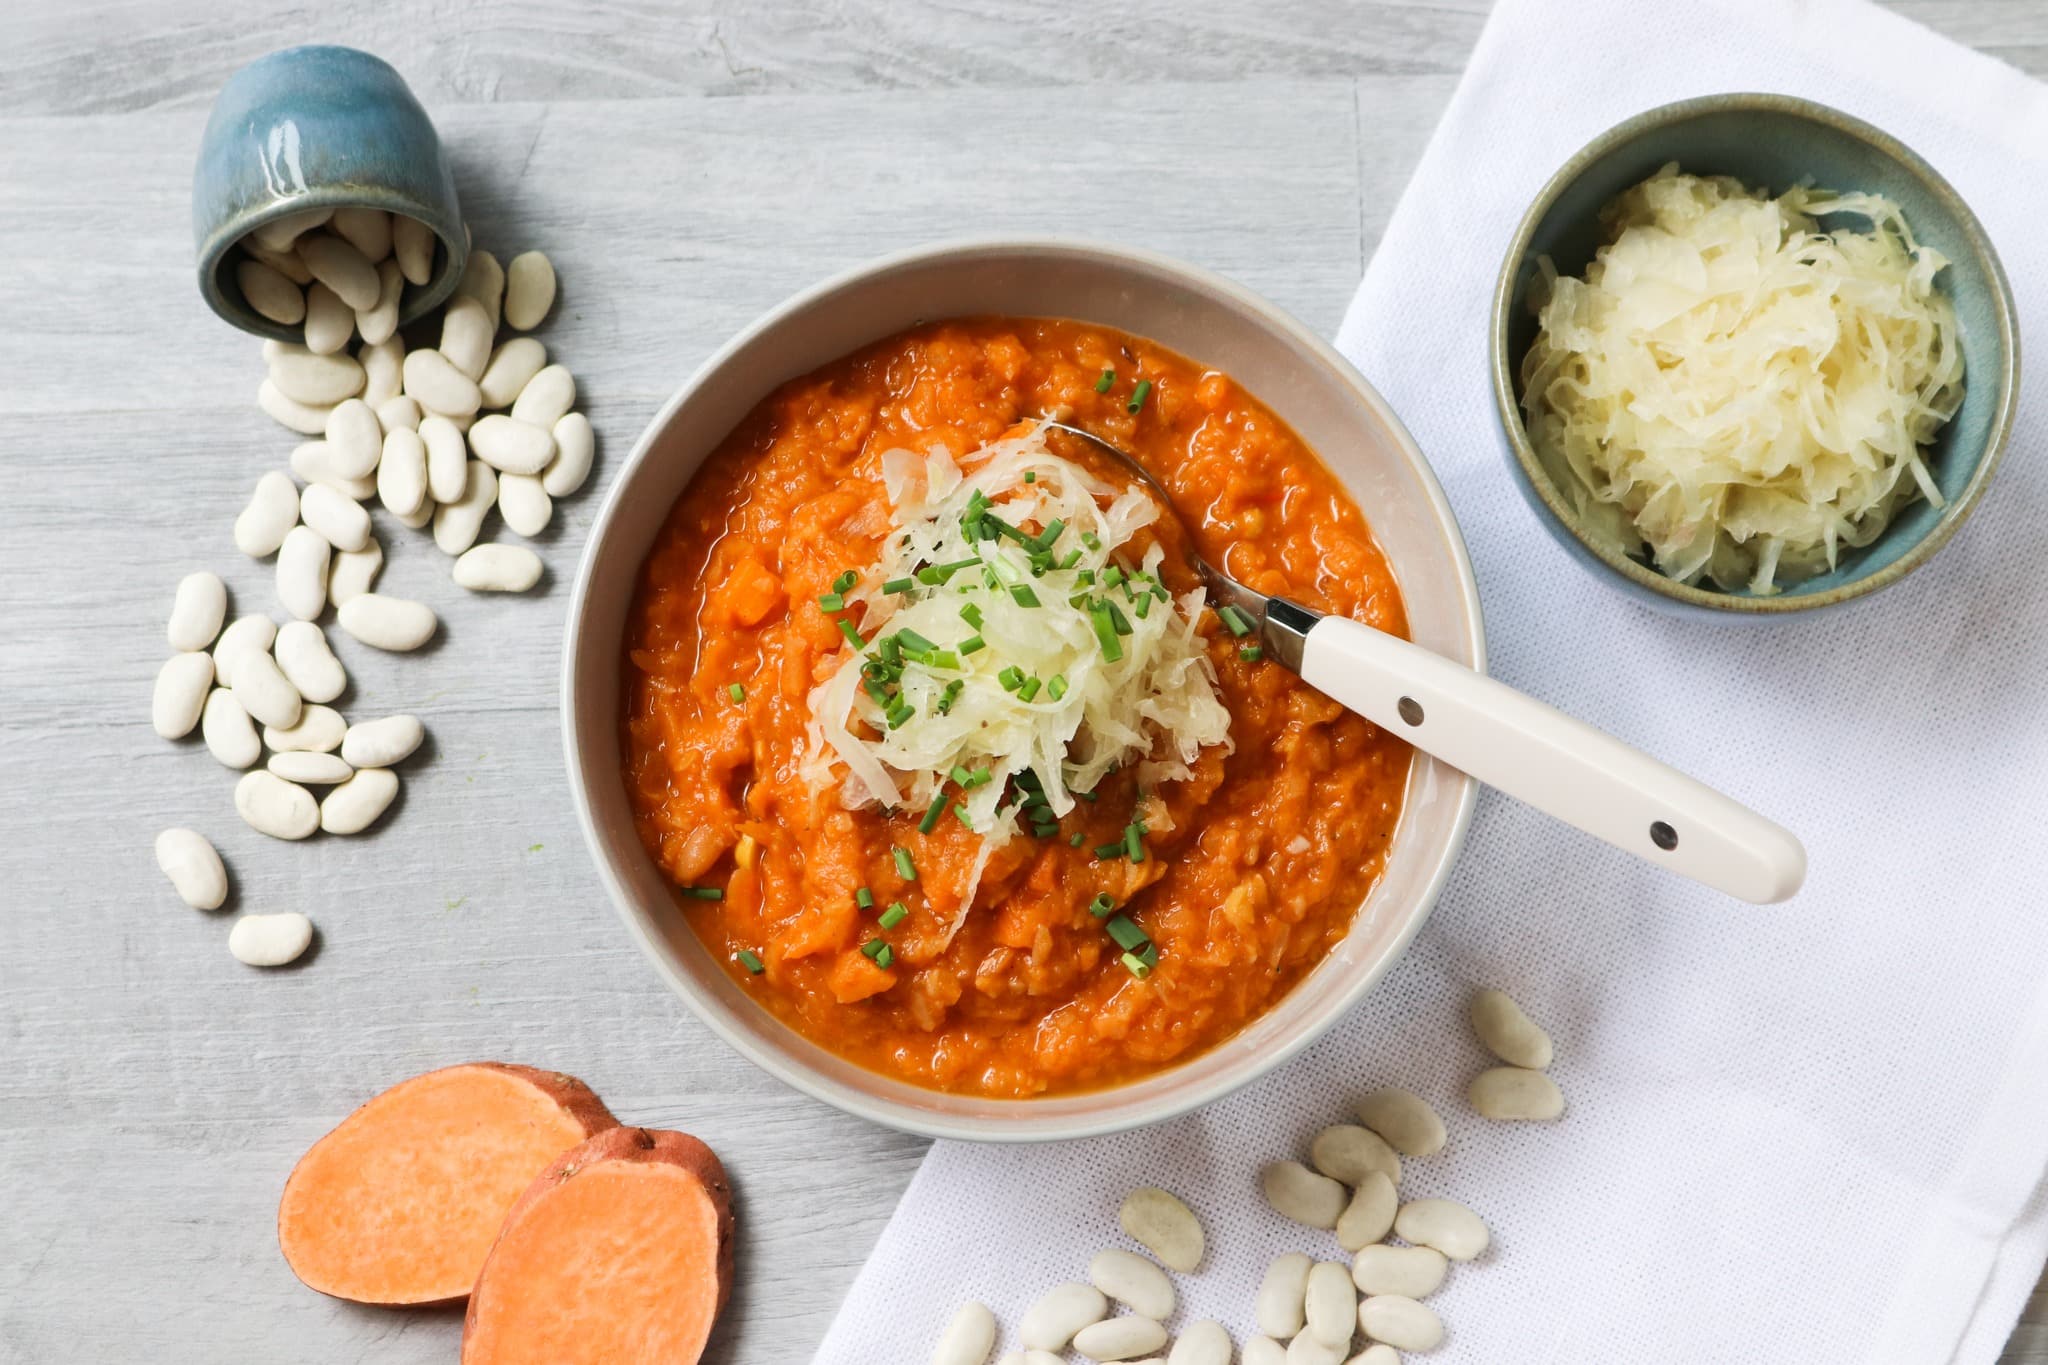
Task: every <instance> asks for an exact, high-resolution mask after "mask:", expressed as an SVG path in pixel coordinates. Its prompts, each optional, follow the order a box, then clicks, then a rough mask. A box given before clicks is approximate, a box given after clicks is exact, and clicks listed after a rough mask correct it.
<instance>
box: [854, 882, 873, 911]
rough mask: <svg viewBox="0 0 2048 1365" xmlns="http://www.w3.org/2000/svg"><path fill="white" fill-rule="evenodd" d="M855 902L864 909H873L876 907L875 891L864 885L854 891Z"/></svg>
mask: <svg viewBox="0 0 2048 1365" xmlns="http://www.w3.org/2000/svg"><path fill="white" fill-rule="evenodd" d="M853 903H854V904H855V905H858V906H859V907H860V908H861V909H863V910H872V909H874V908H875V893H874V892H872V891H870V890H868V889H867V888H866V887H865V886H863V887H862V888H861V889H860V890H858V891H856V892H854V893H853Z"/></svg>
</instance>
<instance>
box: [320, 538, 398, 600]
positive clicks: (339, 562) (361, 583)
mask: <svg viewBox="0 0 2048 1365" xmlns="http://www.w3.org/2000/svg"><path fill="white" fill-rule="evenodd" d="M383 567H384V547H383V545H382V544H380V543H379V542H378V540H377V538H376V537H375V536H371V537H370V543H369V544H368V545H365V546H364V547H363V548H362V549H360V550H343V551H342V552H341V553H340V554H338V555H336V556H335V557H334V560H333V563H332V564H330V565H329V567H328V570H327V600H328V601H330V602H332V603H333V604H334V605H335V606H336V607H337V608H339V607H340V606H341V604H342V603H344V602H346V601H348V599H349V598H351V597H356V596H359V595H360V594H362V593H366V592H368V591H369V590H370V589H371V588H372V587H373V586H375V584H376V582H377V571H378V570H379V569H381V568H383Z"/></svg>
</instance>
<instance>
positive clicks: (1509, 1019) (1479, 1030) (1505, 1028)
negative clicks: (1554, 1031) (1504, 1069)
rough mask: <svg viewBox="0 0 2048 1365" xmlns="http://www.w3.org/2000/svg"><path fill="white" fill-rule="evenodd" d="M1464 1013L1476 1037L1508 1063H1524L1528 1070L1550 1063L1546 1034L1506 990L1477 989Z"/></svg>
mask: <svg viewBox="0 0 2048 1365" xmlns="http://www.w3.org/2000/svg"><path fill="white" fill-rule="evenodd" d="M1468 1013H1469V1015H1470V1017H1471V1020H1472V1031H1473V1032H1474V1033H1476V1034H1478V1035H1479V1041H1480V1042H1481V1043H1482V1044H1484V1045H1485V1047H1486V1050H1487V1051H1488V1052H1491V1053H1492V1054H1493V1055H1494V1056H1496V1057H1498V1058H1500V1059H1501V1060H1502V1061H1504V1062H1506V1063H1507V1064H1508V1065H1510V1066H1526V1067H1528V1068H1529V1069H1531V1070H1532V1071H1541V1070H1543V1068H1545V1067H1547V1066H1549V1065H1550V1060H1551V1056H1552V1054H1553V1051H1554V1049H1553V1048H1552V1046H1551V1042H1550V1035H1549V1034H1547V1033H1545V1032H1544V1031H1543V1030H1542V1028H1540V1027H1539V1026H1538V1025H1537V1023H1536V1021H1535V1020H1533V1019H1531V1018H1530V1017H1529V1016H1528V1015H1527V1014H1526V1013H1524V1012H1523V1010H1522V1007H1521V1006H1520V1005H1518V1004H1516V1003H1515V1000H1514V997H1512V996H1510V995H1509V994H1508V993H1507V992H1506V991H1494V990H1485V991H1480V992H1479V993H1478V994H1477V995H1475V996H1473V997H1472V1004H1471V1007H1470V1009H1469V1011H1468Z"/></svg>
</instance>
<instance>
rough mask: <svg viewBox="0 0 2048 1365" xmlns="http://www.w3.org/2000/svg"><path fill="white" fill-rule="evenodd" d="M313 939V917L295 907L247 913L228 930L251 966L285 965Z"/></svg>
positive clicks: (231, 947) (233, 948)
mask: <svg viewBox="0 0 2048 1365" xmlns="http://www.w3.org/2000/svg"><path fill="white" fill-rule="evenodd" d="M250 775H251V776H252V777H253V776H256V774H253V773H252V774H250ZM312 942H313V921H311V920H309V919H307V918H306V917H305V916H304V915H302V914H300V913H299V912H298V911H296V910H288V911H286V912H284V913H283V914H279V915H244V916H242V917H241V918H240V919H238V920H236V921H235V927H234V928H232V929H230V930H228V951H229V952H231V953H233V954H234V955H235V961H237V962H240V963H243V964H245V965H247V966H250V967H282V966H284V965H285V964H286V963H287V962H295V961H297V960H298V957H299V955H300V954H301V953H303V952H305V951H306V949H307V948H308V947H310V946H311V945H312Z"/></svg>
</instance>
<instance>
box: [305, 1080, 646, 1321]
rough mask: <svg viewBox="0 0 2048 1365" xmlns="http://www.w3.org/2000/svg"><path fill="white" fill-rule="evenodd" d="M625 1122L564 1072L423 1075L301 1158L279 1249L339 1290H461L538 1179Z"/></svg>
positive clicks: (372, 1297)
mask: <svg viewBox="0 0 2048 1365" xmlns="http://www.w3.org/2000/svg"><path fill="white" fill-rule="evenodd" d="M618 1122H619V1121H618V1120H617V1119H615V1118H613V1117H612V1116H611V1112H610V1111H609V1110H607V1109H606V1108H605V1107H604V1103H603V1101H601V1100H599V1099H598V1098H597V1096H596V1095H594V1094H592V1093H591V1090H590V1088H589V1087H588V1086H586V1085H584V1084H583V1082H581V1081H579V1080H577V1079H576V1078H575V1077H573V1076H564V1075H561V1074H559V1073H557V1072H552V1071H537V1070H535V1069H533V1068H532V1067H525V1066H510V1065H507V1064H505V1063H502V1062H470V1063H466V1064H464V1065H462V1066H451V1067H444V1068H443V1069H441V1070H439V1071H429V1072H428V1073H426V1074H425V1075H424V1076H415V1077H413V1078H412V1079H411V1080H409V1081H402V1082H400V1083H399V1084H397V1085H394V1086H393V1087H391V1088H390V1089H389V1090H386V1091H385V1092H384V1093H383V1094H381V1095H379V1096H377V1097H376V1098H375V1099H373V1100H371V1101H370V1102H369V1103H367V1104H365V1105H363V1106H362V1107H361V1108H360V1109H358V1110H356V1111H355V1112H354V1113H353V1114H350V1115H349V1116H348V1117H347V1118H346V1119H343V1120H342V1122H341V1125H340V1126H339V1127H337V1128H336V1129H335V1130H334V1131H333V1132H331V1133H329V1134H328V1135H327V1136H326V1137H323V1138H321V1139H320V1140H319V1141H318V1142H316V1143H314V1144H313V1146H312V1147H311V1148H310V1149H309V1150H308V1151H307V1152H306V1154H305V1156H303V1157H301V1158H300V1159H299V1164H298V1165H297V1166H296V1167H295V1168H293V1170H292V1173H291V1178H290V1179H288V1180H287V1181H285V1186H284V1198H283V1199H282V1200H280V1201H279V1203H278V1209H277V1240H278V1245H279V1246H281V1247H282V1248H283V1250H284V1258H285V1260H286V1261H287V1262H288V1263H289V1264H290V1265H291V1268H292V1273H293V1274H295V1275H297V1276H298V1277H299V1278H300V1279H301V1280H303V1281H305V1283H306V1284H307V1285H309V1286H311V1287H312V1288H314V1289H317V1290H319V1291H320V1292H321V1293H323V1294H332V1295H333V1296H334V1297H336V1298H340V1299H350V1300H353V1301H354V1302H357V1303H378V1304H424V1303H445V1302H448V1301H451V1300H455V1299H460V1298H462V1297H463V1296H464V1295H466V1294H467V1293H469V1290H470V1286H471V1285H473V1284H475V1283H476V1277H477V1272H478V1271H479V1270H481V1269H482V1268H483V1263H484V1256H485V1255H486V1253H488V1252H489V1251H490V1248H491V1243H492V1241H493V1240H494V1239H496V1237H497V1235H498V1229H499V1227H500V1226H501V1225H502V1224H503V1223H504V1221H505V1214H506V1211H507V1210H509V1209H510V1208H511V1207H512V1204H513V1202H514V1201H515V1200H517V1199H518V1198H519V1195H520V1193H521V1191H523V1190H525V1189H526V1187H527V1186H528V1185H530V1184H532V1183H533V1178H534V1176H535V1175H537V1174H538V1173H539V1172H541V1171H542V1170H544V1169H546V1168H547V1166H548V1163H549V1162H551V1161H553V1160H554V1159H555V1158H556V1157H558V1156H560V1155H561V1154H562V1153H563V1152H564V1151H566V1150H568V1149H569V1148H571V1147H574V1146H576V1145H577V1144H578V1143H580V1142H582V1141H583V1140H584V1139H585V1138H588V1137H589V1136H590V1135H591V1134H593V1133H599V1132H603V1131H604V1130H606V1129H611V1128H616V1127H618Z"/></svg>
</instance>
